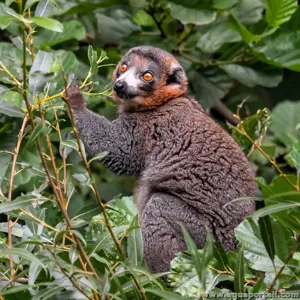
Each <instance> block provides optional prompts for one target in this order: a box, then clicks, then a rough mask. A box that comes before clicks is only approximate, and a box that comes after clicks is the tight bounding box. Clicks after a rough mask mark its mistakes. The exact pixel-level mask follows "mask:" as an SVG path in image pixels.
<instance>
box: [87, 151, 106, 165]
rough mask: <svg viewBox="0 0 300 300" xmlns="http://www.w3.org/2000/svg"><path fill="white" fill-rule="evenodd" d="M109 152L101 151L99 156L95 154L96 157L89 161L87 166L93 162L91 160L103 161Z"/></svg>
mask: <svg viewBox="0 0 300 300" xmlns="http://www.w3.org/2000/svg"><path fill="white" fill-rule="evenodd" d="M108 153H109V152H107V151H103V152H101V153H99V154H97V155H96V156H94V157H93V158H92V159H90V160H89V164H90V163H91V162H92V161H93V160H103V158H104V157H106V156H107V155H108Z"/></svg>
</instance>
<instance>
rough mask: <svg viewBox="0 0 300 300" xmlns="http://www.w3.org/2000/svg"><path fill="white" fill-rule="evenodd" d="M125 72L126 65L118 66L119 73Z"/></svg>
mask: <svg viewBox="0 0 300 300" xmlns="http://www.w3.org/2000/svg"><path fill="white" fill-rule="evenodd" d="M126 70H127V65H126V64H122V65H121V66H120V71H121V72H122V73H124V72H126Z"/></svg>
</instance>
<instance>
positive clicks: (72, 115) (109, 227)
mask: <svg viewBox="0 0 300 300" xmlns="http://www.w3.org/2000/svg"><path fill="white" fill-rule="evenodd" d="M63 77H64V79H65V86H66V85H67V82H66V77H65V76H64V74H63ZM65 90H66V99H67V101H66V104H67V107H68V111H69V115H70V117H71V123H72V127H73V131H74V134H75V137H76V141H77V144H78V151H79V153H80V156H81V158H82V161H83V163H84V165H85V168H86V170H87V172H88V174H89V176H90V178H92V177H93V174H92V171H91V168H90V165H89V163H88V161H87V159H86V157H85V156H84V154H83V150H82V147H81V143H80V138H79V134H78V131H77V128H76V125H75V120H74V114H73V111H72V109H71V106H70V102H69V101H68V92H67V89H66V88H65ZM92 187H93V192H94V194H95V196H96V199H97V201H98V203H99V205H100V207H101V208H102V213H103V217H104V222H105V226H106V228H107V230H108V231H109V233H110V235H111V237H112V239H113V241H114V244H115V246H116V247H117V249H118V252H119V253H120V255H121V257H122V259H123V260H125V259H126V255H125V253H124V251H123V249H122V247H121V245H120V243H119V241H117V239H116V237H115V235H114V233H113V230H112V227H111V225H110V223H109V219H108V216H107V213H106V210H105V204H104V203H103V202H102V199H101V197H100V194H99V192H98V189H97V186H96V184H95V183H93V184H92ZM132 279H133V281H134V283H135V285H136V287H137V289H138V291H139V293H140V295H141V296H142V298H143V299H144V300H146V299H147V298H146V295H145V294H144V292H143V290H142V287H141V286H140V284H139V282H138V280H137V279H136V278H135V276H134V275H132Z"/></svg>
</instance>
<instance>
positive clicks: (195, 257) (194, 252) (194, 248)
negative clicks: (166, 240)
mask: <svg viewBox="0 0 300 300" xmlns="http://www.w3.org/2000/svg"><path fill="white" fill-rule="evenodd" d="M181 230H182V232H183V237H184V240H185V242H186V246H187V249H188V251H189V252H190V253H191V254H192V256H193V261H194V264H195V268H196V271H197V275H198V279H199V282H200V283H202V275H203V273H202V271H203V270H202V268H203V265H202V263H201V260H202V258H201V256H200V253H199V252H198V249H197V246H196V244H195V242H194V241H193V239H192V238H191V236H190V234H189V233H188V231H187V230H186V229H185V228H184V226H183V225H181Z"/></svg>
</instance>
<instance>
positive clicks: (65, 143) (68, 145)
mask: <svg viewBox="0 0 300 300" xmlns="http://www.w3.org/2000/svg"><path fill="white" fill-rule="evenodd" d="M60 145H61V147H63V148H71V149H74V150H76V151H78V144H77V141H76V140H68V141H62V142H61V143H60Z"/></svg>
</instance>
